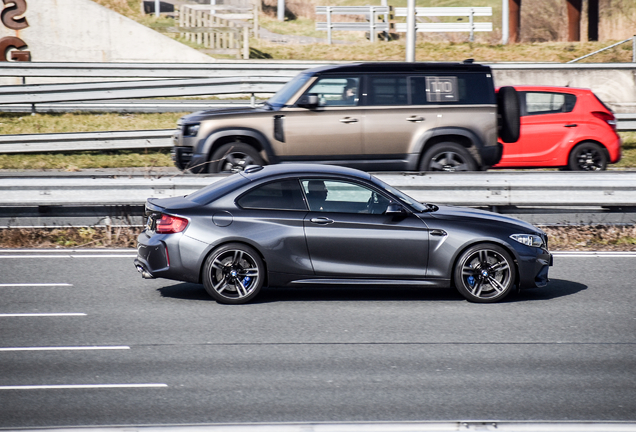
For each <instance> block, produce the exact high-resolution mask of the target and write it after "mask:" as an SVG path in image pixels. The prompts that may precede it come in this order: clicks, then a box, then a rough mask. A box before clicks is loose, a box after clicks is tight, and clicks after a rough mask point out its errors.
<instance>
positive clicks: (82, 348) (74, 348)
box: [0, 345, 130, 352]
mask: <svg viewBox="0 0 636 432" xmlns="http://www.w3.org/2000/svg"><path fill="white" fill-rule="evenodd" d="M128 349H130V347H129V346H125V345H121V346H116V345H113V346H68V347H64V346H59V347H7V348H0V352H2V351H4V352H6V351H89V350H128Z"/></svg>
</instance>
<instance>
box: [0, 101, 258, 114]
mask: <svg viewBox="0 0 636 432" xmlns="http://www.w3.org/2000/svg"><path fill="white" fill-rule="evenodd" d="M262 102H263V100H262V99H259V100H258V101H257V100H256V99H254V100H253V101H250V100H208V99H200V100H199V99H197V100H187V99H179V100H157V99H118V100H115V101H87V102H83V101H75V102H53V103H41V104H38V105H37V112H38V113H66V112H93V113H96V112H98V113H103V112H116V113H166V112H183V113H189V112H194V111H201V110H207V109H216V108H236V107H247V106H255V105H256V104H257V103H262ZM0 111H2V112H14V113H31V112H33V106H32V104H10V105H3V106H1V107H0Z"/></svg>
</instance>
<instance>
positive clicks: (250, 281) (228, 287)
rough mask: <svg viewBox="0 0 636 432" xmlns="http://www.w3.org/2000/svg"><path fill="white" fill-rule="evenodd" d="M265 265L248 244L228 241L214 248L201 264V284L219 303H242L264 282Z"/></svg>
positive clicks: (256, 292)
mask: <svg viewBox="0 0 636 432" xmlns="http://www.w3.org/2000/svg"><path fill="white" fill-rule="evenodd" d="M264 278H265V266H264V264H263V260H262V259H261V257H260V256H259V255H258V253H257V252H256V251H255V250H254V249H253V248H251V247H249V246H247V245H243V244H239V243H230V244H227V245H225V246H221V247H220V248H218V249H216V250H215V251H214V252H213V253H212V254H211V255H210V256H209V257H208V258H207V259H206V260H205V264H204V266H203V286H204V287H205V290H206V291H207V292H208V294H210V295H211V296H212V297H213V298H214V299H215V300H216V301H218V302H219V303H225V304H242V303H247V302H249V301H250V300H252V299H253V298H254V297H256V295H257V294H258V292H259V291H260V290H261V287H262V286H263V281H264Z"/></svg>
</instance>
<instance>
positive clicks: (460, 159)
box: [420, 142, 477, 172]
mask: <svg viewBox="0 0 636 432" xmlns="http://www.w3.org/2000/svg"><path fill="white" fill-rule="evenodd" d="M476 167H477V164H476V163H475V160H474V159H473V157H472V156H471V155H470V153H469V152H468V150H466V148H465V147H463V146H461V145H460V144H457V143H454V142H445V143H440V144H435V145H434V146H433V147H431V148H430V149H428V150H427V151H426V152H425V153H424V156H423V157H422V162H421V163H420V171H446V172H454V171H475V169H476Z"/></svg>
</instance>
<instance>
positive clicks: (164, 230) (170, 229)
mask: <svg viewBox="0 0 636 432" xmlns="http://www.w3.org/2000/svg"><path fill="white" fill-rule="evenodd" d="M187 226H188V220H187V219H184V218H180V217H177V216H170V215H167V214H164V215H161V219H159V220H158V221H157V226H156V229H155V231H156V232H157V234H175V233H180V232H181V231H183V230H184V229H186V227H187Z"/></svg>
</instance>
